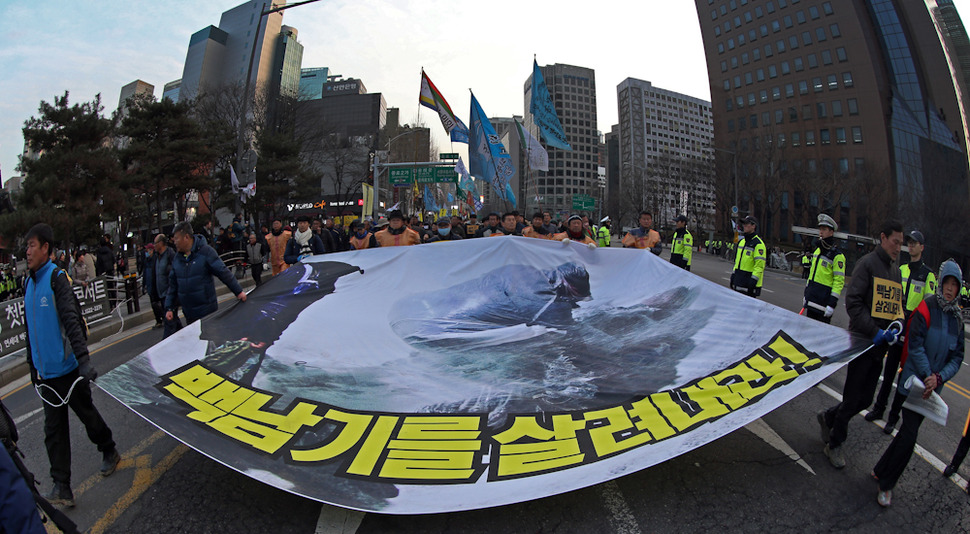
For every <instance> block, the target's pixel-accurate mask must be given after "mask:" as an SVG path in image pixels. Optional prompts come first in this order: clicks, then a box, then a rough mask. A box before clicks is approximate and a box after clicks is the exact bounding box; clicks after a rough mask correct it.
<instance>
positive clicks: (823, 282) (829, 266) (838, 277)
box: [805, 240, 845, 311]
mask: <svg viewBox="0 0 970 534" xmlns="http://www.w3.org/2000/svg"><path fill="white" fill-rule="evenodd" d="M810 265H811V267H810V268H811V271H810V272H809V275H808V285H807V286H806V287H805V301H806V302H808V305H809V306H811V307H813V308H815V309H817V310H819V311H825V308H826V306H831V307H832V308H835V306H836V305H837V304H838V303H839V297H840V296H841V295H842V289H843V288H844V287H845V254H843V253H842V250H840V249H839V247H837V246H835V243H834V240H833V242H832V246H831V247H830V248H828V249H826V248H825V247H823V246H822V245H819V247H818V248H816V249H815V254H814V255H813V256H812V259H811V264H810ZM813 304H814V306H812V305H813Z"/></svg>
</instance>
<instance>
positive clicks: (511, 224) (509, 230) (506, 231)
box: [488, 212, 522, 237]
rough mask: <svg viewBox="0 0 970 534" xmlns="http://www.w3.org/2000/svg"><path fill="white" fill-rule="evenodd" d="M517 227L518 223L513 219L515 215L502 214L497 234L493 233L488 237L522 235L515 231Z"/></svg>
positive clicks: (509, 213) (510, 213)
mask: <svg viewBox="0 0 970 534" xmlns="http://www.w3.org/2000/svg"><path fill="white" fill-rule="evenodd" d="M518 227H519V222H518V221H517V220H516V218H515V214H514V213H512V212H508V213H503V214H502V226H501V227H500V228H499V229H498V231H497V232H493V233H492V234H490V235H489V236H488V237H494V236H500V235H519V236H520V235H522V234H521V233H519V231H518V230H517V229H518Z"/></svg>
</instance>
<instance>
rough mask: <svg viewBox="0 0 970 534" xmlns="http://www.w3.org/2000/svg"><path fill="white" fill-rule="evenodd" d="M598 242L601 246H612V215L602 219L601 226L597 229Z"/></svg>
mask: <svg viewBox="0 0 970 534" xmlns="http://www.w3.org/2000/svg"><path fill="white" fill-rule="evenodd" d="M596 242H597V244H598V245H599V246H601V247H608V246H610V216H609V215H607V216H606V217H603V218H602V219H600V227H599V229H597V230H596Z"/></svg>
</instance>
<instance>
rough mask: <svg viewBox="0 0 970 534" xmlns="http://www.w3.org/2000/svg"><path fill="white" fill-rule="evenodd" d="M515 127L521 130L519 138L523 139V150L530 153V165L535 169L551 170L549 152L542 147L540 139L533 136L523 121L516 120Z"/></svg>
mask: <svg viewBox="0 0 970 534" xmlns="http://www.w3.org/2000/svg"><path fill="white" fill-rule="evenodd" d="M515 127H516V128H517V129H518V131H519V139H521V140H522V150H525V152H526V154H528V155H529V167H530V168H532V170H535V171H548V170H549V152H548V151H547V150H546V149H545V148H543V147H542V143H540V142H539V140H538V139H536V138H535V137H532V134H531V133H530V132H529V130H527V129H525V128H523V127H522V123H520V122H519V121H518V120H516V121H515Z"/></svg>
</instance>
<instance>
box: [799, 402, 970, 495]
mask: <svg viewBox="0 0 970 534" xmlns="http://www.w3.org/2000/svg"><path fill="white" fill-rule="evenodd" d="M815 387H817V388H818V389H819V390H821V391H822V392H823V393H825V394H827V395H828V396H830V397H832V398H833V399H835V400H837V401H839V402H842V394H841V393H839V392H838V391H835V390H834V389H832V388H830V387H828V386H826V385H825V384H819V385H817V386H815ZM862 413H863V415H865V414H868V413H869V410H863V411H862ZM873 424H875V425H876V426H878V427H879V428H886V424H885V423H883V422H881V421H879V422H877V421H873ZM897 432H899V431H898V430H893V436H895V435H896V433H897ZM913 452H915V453H916V455H917V456H919V457H920V458H922V459H924V460H926V463H928V464H930V465H931V466H933V467H934V468H936V470H937V471H939V472H940V473H942V472H943V470H944V469H946V466H947V464H946V462H944V461H943V460H940V459H939V458H937V457H936V456H933V453H931V452H930V451H928V450H926V449H924V448H923V447H922V446H920V444H919V443H917V444H916V448H915V449H914V450H913ZM950 480H951V481H953V483H954V484H956V485H957V486H958V487H959V488H960V491H964V489H965V488H966V487H967V480H966V479H965V478H963V477H961V476H960V475H959V474H957V473H954V474H953V475H952V476H950Z"/></svg>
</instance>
